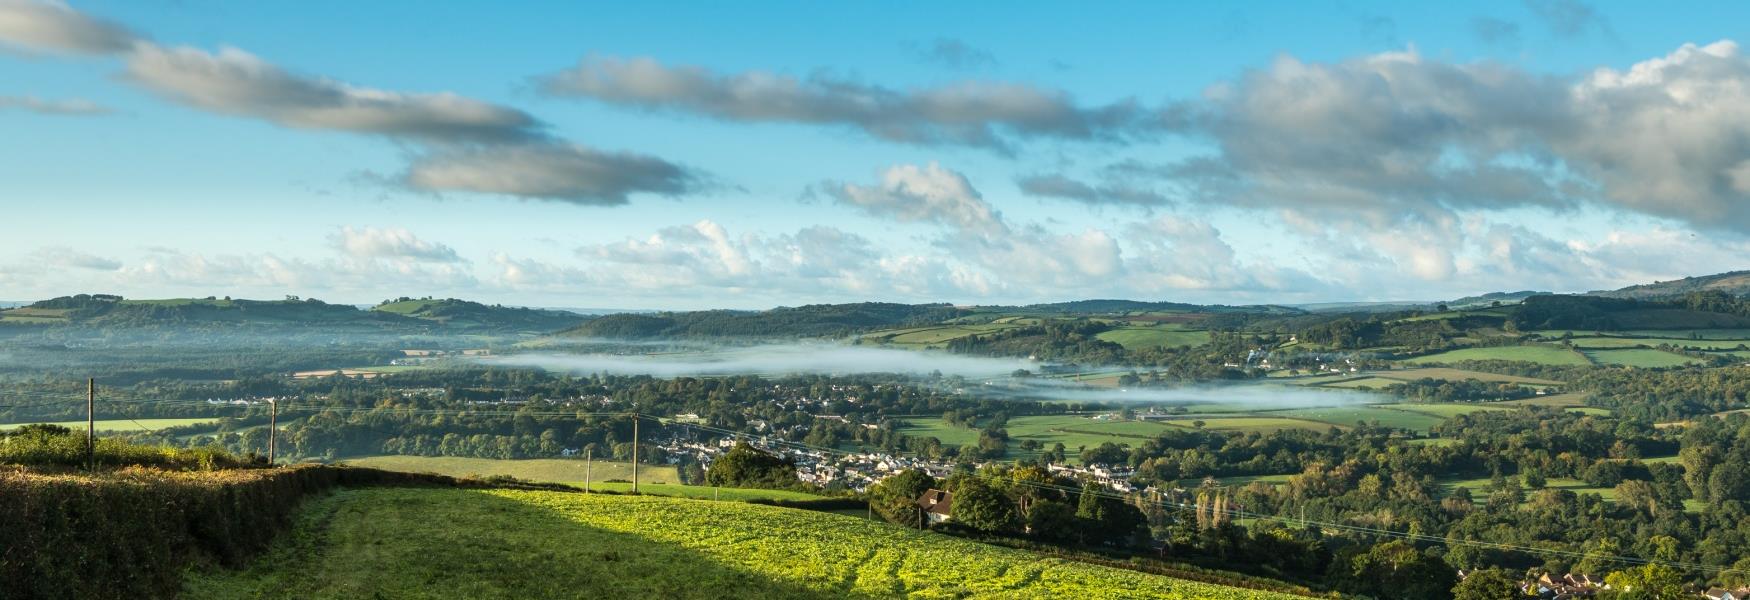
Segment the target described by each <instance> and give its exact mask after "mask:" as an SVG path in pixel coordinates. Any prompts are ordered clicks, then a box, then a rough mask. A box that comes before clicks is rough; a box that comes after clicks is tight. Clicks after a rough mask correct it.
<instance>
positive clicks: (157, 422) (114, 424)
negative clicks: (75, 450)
mask: <svg viewBox="0 0 1750 600" xmlns="http://www.w3.org/2000/svg"><path fill="white" fill-rule="evenodd" d="M217 420H218V419H213V418H200V419H119V420H99V421H97V423H96V426H97V430H98V431H153V430H158V429H163V428H165V427H176V426H180V425H195V424H199V423H211V422H213V421H217ZM28 424H29V423H7V424H4V425H0V431H6V430H9V429H17V428H19V427H23V426H25V425H28ZM50 425H60V426H62V427H66V428H68V429H72V430H75V431H80V432H83V431H85V422H84V421H59V422H55V423H50ZM80 435H84V434H83V433H81V434H80Z"/></svg>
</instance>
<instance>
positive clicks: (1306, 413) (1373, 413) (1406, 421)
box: [1278, 405, 1446, 431]
mask: <svg viewBox="0 0 1750 600" xmlns="http://www.w3.org/2000/svg"><path fill="white" fill-rule="evenodd" d="M1278 414H1282V415H1285V416H1295V417H1300V418H1304V419H1312V420H1315V421H1322V422H1325V423H1331V424H1334V425H1342V426H1344V427H1354V426H1355V424H1356V423H1357V422H1368V423H1371V422H1374V421H1378V422H1379V424H1380V426H1382V427H1394V428H1399V429H1413V430H1416V431H1427V430H1428V428H1430V427H1433V426H1435V425H1437V424H1439V423H1440V422H1441V421H1444V420H1446V419H1445V418H1444V417H1440V416H1437V415H1430V414H1424V413H1419V412H1411V411H1405V410H1392V409H1389V408H1383V407H1381V406H1378V405H1363V406H1333V407H1324V408H1303V409H1298V410H1290V411H1284V412H1282V413H1278Z"/></svg>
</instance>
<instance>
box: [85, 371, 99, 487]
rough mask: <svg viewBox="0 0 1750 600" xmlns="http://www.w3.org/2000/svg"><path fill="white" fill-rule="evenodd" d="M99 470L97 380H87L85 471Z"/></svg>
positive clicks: (93, 378)
mask: <svg viewBox="0 0 1750 600" xmlns="http://www.w3.org/2000/svg"><path fill="white" fill-rule="evenodd" d="M95 469H97V378H96V377H91V378H87V379H86V380H85V470H87V471H90V470H95Z"/></svg>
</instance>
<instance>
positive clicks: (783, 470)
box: [705, 444, 797, 488]
mask: <svg viewBox="0 0 1750 600" xmlns="http://www.w3.org/2000/svg"><path fill="white" fill-rule="evenodd" d="M705 478H706V479H707V480H709V481H710V482H711V485H720V486H723V487H763V488H789V487H795V486H796V484H797V479H796V465H793V464H790V461H787V460H784V459H782V458H778V457H777V456H774V455H772V454H768V453H765V452H761V451H759V450H757V449H755V448H754V447H753V446H749V445H747V444H736V445H735V447H734V448H730V449H729V451H728V452H725V453H723V456H720V457H718V458H717V460H715V461H712V462H711V468H710V470H708V471H706V474H705Z"/></svg>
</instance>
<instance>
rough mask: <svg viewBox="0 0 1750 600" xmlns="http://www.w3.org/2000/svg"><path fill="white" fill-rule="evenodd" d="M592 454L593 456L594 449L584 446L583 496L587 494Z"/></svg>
mask: <svg viewBox="0 0 1750 600" xmlns="http://www.w3.org/2000/svg"><path fill="white" fill-rule="evenodd" d="M594 454H595V447H593V446H584V447H583V493H585V494H588V493H589V479H590V472H589V469H590V467H591V466H592V464H591V461H593V460H594V456H592V455H594Z"/></svg>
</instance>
